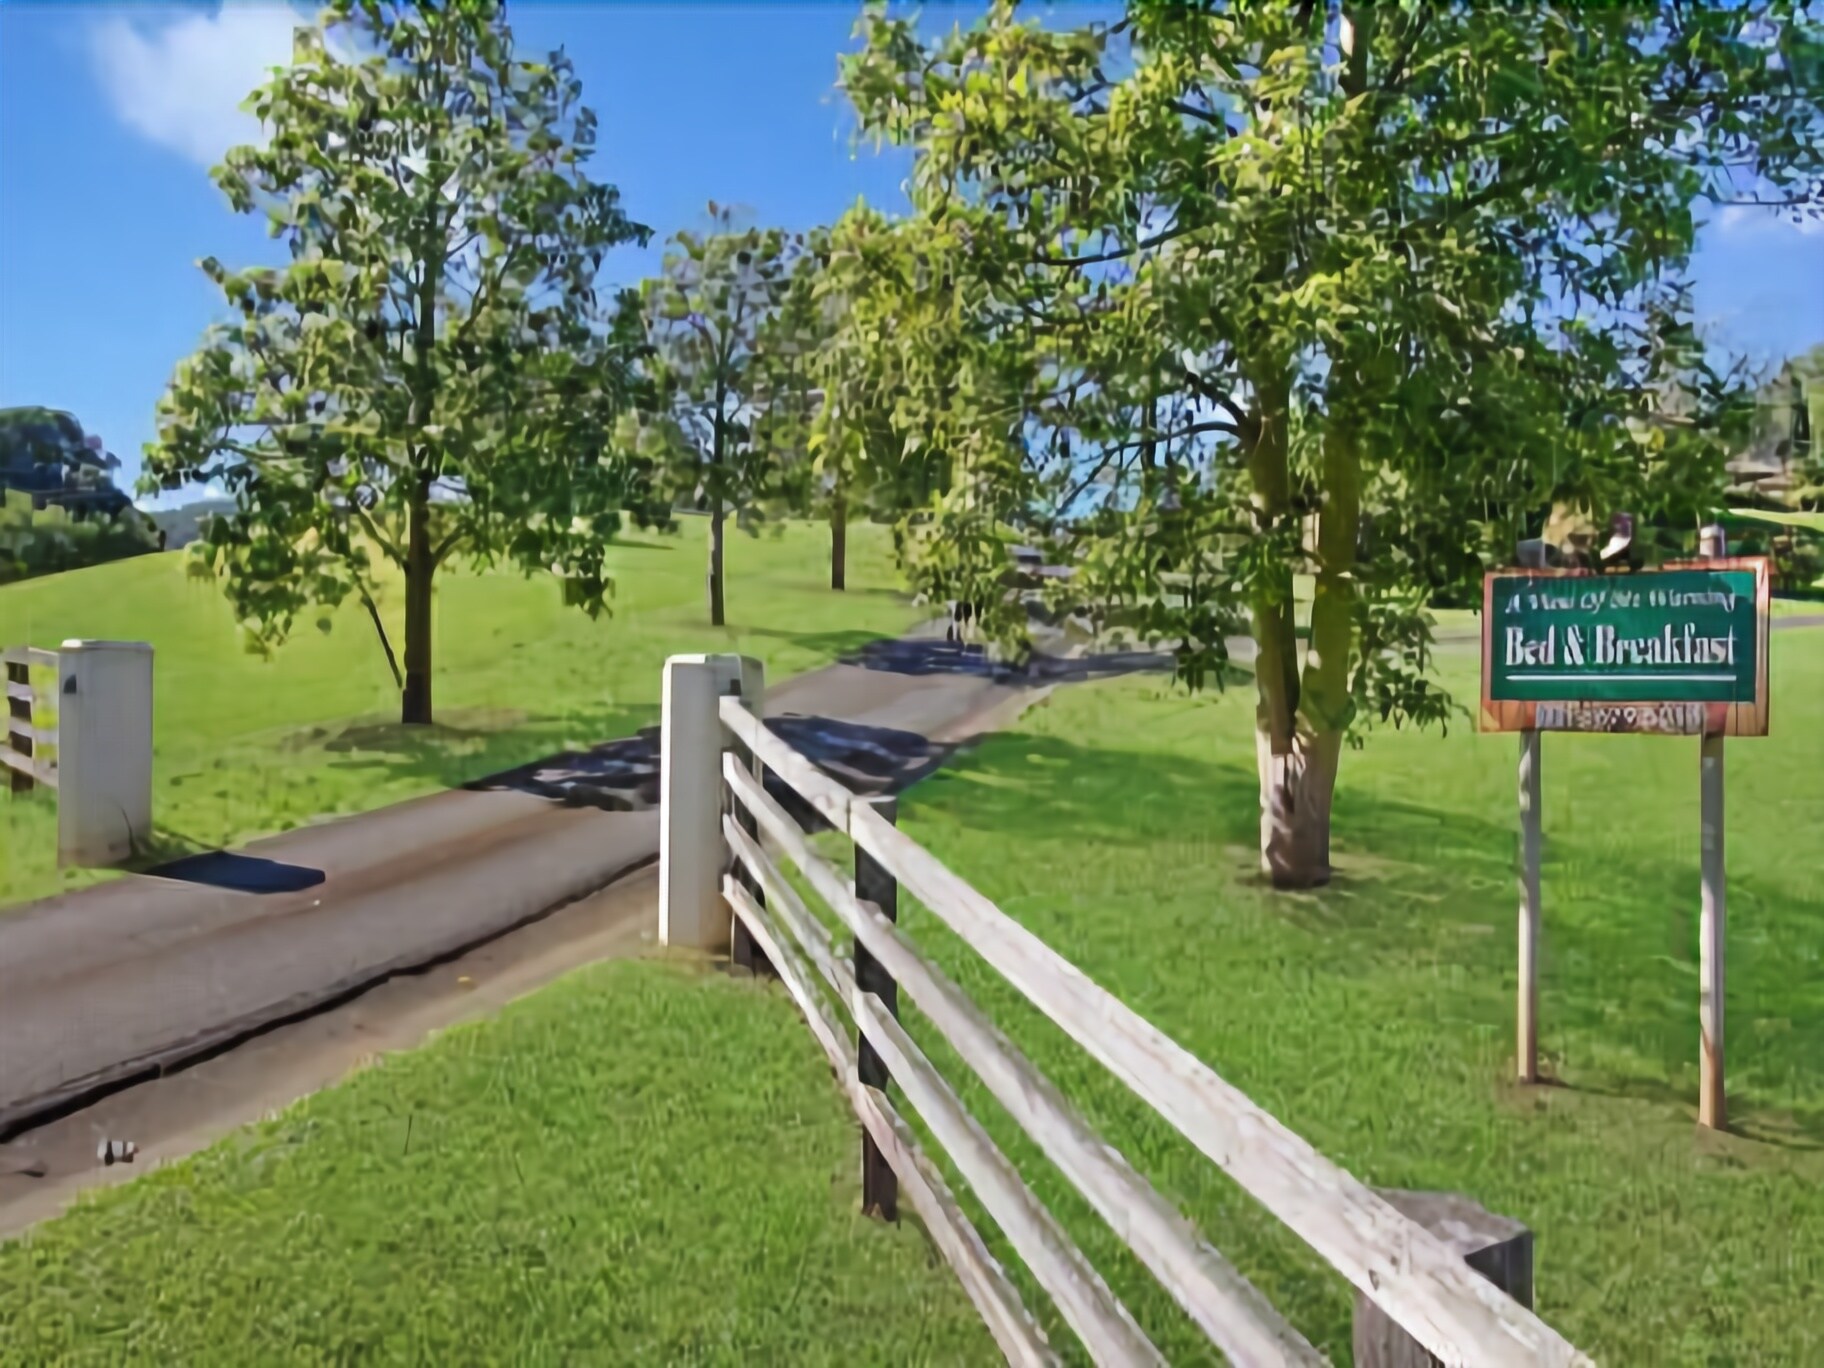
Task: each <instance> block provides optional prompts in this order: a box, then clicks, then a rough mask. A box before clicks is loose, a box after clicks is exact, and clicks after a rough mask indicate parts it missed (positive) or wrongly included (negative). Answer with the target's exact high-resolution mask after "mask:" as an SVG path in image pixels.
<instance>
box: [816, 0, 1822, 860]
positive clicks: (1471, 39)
mask: <svg viewBox="0 0 1824 1368" xmlns="http://www.w3.org/2000/svg"><path fill="white" fill-rule="evenodd" d="M862 33H863V36H864V38H865V43H864V46H863V49H862V51H861V52H860V53H858V54H857V55H855V56H854V57H852V58H851V59H849V60H848V62H847V66H846V70H845V84H846V86H847V88H848V90H849V93H850V95H851V98H852V99H853V101H854V103H855V105H856V107H857V110H858V112H859V115H860V117H861V120H862V123H863V126H864V128H866V129H868V130H869V131H871V132H873V133H874V134H875V135H876V136H879V137H882V138H887V139H891V140H893V141H896V142H899V143H901V144H904V145H907V146H910V147H911V148H913V149H914V151H915V153H916V161H915V166H914V173H913V182H912V198H913V204H914V213H913V215H912V217H911V219H910V220H909V221H908V223H907V224H906V225H904V228H903V231H901V232H900V233H898V234H896V238H897V241H898V251H899V265H898V266H897V268H894V269H888V270H884V271H881V272H879V273H878V274H877V275H876V276H875V277H874V280H875V290H876V293H877V295H878V298H877V299H876V300H875V301H874V302H873V304H872V305H871V307H870V310H869V311H870V312H871V313H872V315H873V316H874V317H875V318H886V317H889V316H891V317H895V318H903V320H904V321H903V322H901V323H900V324H899V325H898V326H896V327H894V328H891V329H884V330H881V332H880V335H879V338H878V341H877V342H875V343H874V344H873V345H875V346H876V347H877V348H878V349H879V350H881V351H883V352H885V353H888V354H889V359H887V360H885V361H883V362H882V363H880V368H881V369H882V370H883V371H884V370H887V369H892V370H893V371H894V372H895V373H896V374H897V376H898V378H899V379H900V381H901V383H902V384H903V385H904V386H905V391H906V392H905V395H904V396H903V398H902V400H901V402H900V403H899V405H898V406H897V407H896V412H895V425H896V428H897V429H898V430H899V432H900V433H901V434H902V435H903V436H904V438H905V440H906V441H907V442H908V443H912V442H917V443H919V444H921V445H927V446H929V445H936V446H938V447H939V448H940V449H942V450H943V451H944V453H945V456H946V459H947V460H948V461H949V463H950V467H951V470H950V477H951V478H950V487H949V489H948V491H947V492H946V493H944V494H943V495H942V496H941V497H939V498H937V499H936V500H934V501H933V503H932V505H931V507H930V508H929V510H928V512H927V515H926V516H925V518H924V520H923V522H922V525H921V529H920V532H919V535H917V536H915V537H910V538H909V539H908V543H907V544H908V546H909V547H910V549H911V554H912V555H913V557H914V560H915V562H916V564H917V565H918V566H919V567H920V568H919V572H918V573H920V574H922V575H923V576H924V577H925V578H926V579H927V580H929V581H931V582H932V583H934V584H937V585H940V586H941V587H943V588H944V589H946V590H947V591H948V596H949V597H970V598H974V597H979V596H983V595H987V594H991V593H994V590H995V588H996V586H997V585H998V584H999V583H1000V581H1001V577H1002V576H1003V575H1004V573H1005V568H1004V553H1003V548H1002V547H1001V546H1000V545H998V543H997V541H996V539H995V538H994V537H993V536H992V535H991V533H992V531H993V530H994V529H995V528H996V527H997V526H999V525H1000V524H1001V523H1002V522H1011V523H1014V524H1016V525H1018V526H1021V527H1024V528H1027V529H1029V530H1030V533H1031V535H1032V536H1033V537H1034V538H1035V539H1048V540H1049V541H1050V543H1051V545H1052V546H1053V548H1054V554H1056V555H1059V556H1069V557H1071V558H1073V559H1074V560H1075V562H1076V564H1077V566H1078V574H1077V575H1076V577H1075V579H1074V581H1073V582H1072V584H1071V586H1070V588H1069V591H1068V592H1069V594H1070V595H1072V596H1074V597H1075V598H1076V599H1077V600H1079V601H1086V602H1091V603H1115V604H1119V605H1122V606H1124V607H1125V608H1126V609H1127V611H1128V612H1129V613H1130V615H1131V616H1132V618H1133V620H1134V621H1135V622H1136V623H1137V624H1138V625H1139V626H1140V628H1141V629H1142V630H1143V631H1144V632H1145V633H1146V634H1147V635H1149V636H1151V637H1153V638H1155V639H1162V640H1166V641H1169V642H1172V643H1173V644H1174V645H1175V646H1176V648H1177V653H1178V664H1179V670H1180V673H1181V676H1182V677H1183V678H1184V679H1185V680H1186V681H1187V682H1188V683H1189V684H1190V685H1192V686H1193V687H1196V686H1198V685H1200V684H1202V683H1204V682H1206V681H1208V680H1212V679H1214V680H1218V681H1220V679H1221V677H1222V671H1223V670H1224V668H1225V667H1226V665H1227V663H1228V639H1229V637H1230V636H1231V634H1234V633H1238V632H1241V631H1244V630H1245V631H1246V633H1247V634H1248V635H1249V636H1251V637H1252V640H1253V646H1254V662H1253V668H1254V679H1255V690H1256V694H1257V708H1256V735H1257V752H1258V757H1259V779H1260V791H1261V812H1262V819H1261V863H1262V868H1263V871H1264V872H1265V873H1266V874H1267V875H1268V876H1269V877H1270V878H1271V879H1272V881H1273V882H1274V883H1275V884H1276V885H1280V886H1308V885H1311V884H1316V883H1321V882H1323V881H1324V880H1326V879H1327V878H1328V877H1329V873H1330V809H1331V800H1332V795H1333V792H1334V787H1335V782H1336V775H1337V770H1338V765H1339V761H1340V756H1341V751H1342V749H1343V746H1344V744H1345V741H1349V740H1356V741H1359V740H1360V738H1361V734H1362V731H1363V729H1364V728H1365V727H1366V726H1367V725H1369V724H1370V723H1372V722H1390V723H1392V724H1394V725H1401V724H1405V723H1414V724H1421V725H1422V724H1441V723H1443V722H1444V721H1446V720H1447V718H1448V716H1449V712H1450V703H1449V700H1448V699H1447V697H1446V696H1445V695H1444V694H1443V693H1442V691H1441V690H1440V689H1439V688H1438V686H1437V684H1436V683H1435V681H1434V680H1433V679H1432V678H1431V676H1430V670H1429V663H1430V619H1429V616H1428V614H1427V611H1426V608H1427V604H1428V602H1429V599H1430V596H1431V595H1432V594H1433V593H1434V592H1435V591H1436V589H1437V588H1438V586H1439V584H1440V583H1444V584H1450V583H1457V584H1462V583H1469V582H1472V581H1473V580H1474V579H1475V578H1477V577H1479V575H1480V572H1481V571H1482V569H1483V568H1484V567H1486V566H1489V565H1492V564H1497V563H1500V562H1503V561H1506V560H1508V559H1509V558H1510V557H1511V555H1512V548H1513V545H1514V541H1515V539H1516V537H1517V536H1520V535H1537V528H1536V527H1530V528H1529V527H1528V526H1527V525H1526V523H1527V520H1528V519H1529V518H1530V517H1531V516H1533V513H1532V510H1539V509H1548V508H1550V507H1551V506H1552V505H1553V504H1554V503H1557V502H1565V503H1568V504H1572V505H1575V506H1580V507H1589V508H1595V509H1614V508H1630V509H1632V510H1634V511H1636V512H1637V513H1638V514H1639V515H1641V516H1642V517H1643V518H1645V519H1647V520H1649V521H1651V520H1655V519H1662V520H1666V521H1672V522H1681V523H1687V524H1688V525H1690V526H1692V527H1693V529H1694V528H1695V524H1696V520H1697V516H1698V513H1699V511H1700V510H1701V509H1702V508H1703V507H1704V506H1705V505H1706V504H1708V505H1709V506H1714V502H1715V496H1716V494H1717V493H1718V491H1719V490H1720V488H1721V478H1722V477H1721V464H1722V457H1723V454H1724V443H1723V441H1722V440H1721V434H1720V433H1718V432H1716V431H1706V432H1698V433H1695V434H1693V436H1692V437H1691V439H1690V440H1681V441H1679V442H1677V443H1669V442H1668V441H1667V440H1666V434H1665V432H1664V430H1663V429H1662V428H1659V427H1656V426H1655V425H1653V424H1650V423H1646V422H1644V421H1642V420H1644V419H1645V418H1647V417H1648V416H1649V415H1650V414H1651V413H1652V412H1653V408H1654V402H1655V399H1656V396H1658V395H1659V394H1660V393H1662V392H1663V390H1664V388H1665V387H1666V385H1667V384H1668V383H1670V382H1671V381H1672V379H1673V378H1674V377H1677V378H1678V380H1679V383H1682V384H1688V385H1693V384H1694V385H1696V386H1697V387H1699V388H1704V389H1716V388H1718V387H1721V388H1727V386H1726V385H1725V384H1724V379H1725V378H1724V377H1720V376H1716V375H1714V374H1712V373H1711V372H1710V370H1709V367H1708V366H1707V365H1706V363H1705V362H1704V360H1703V357H1702V355H1701V353H1697V352H1695V351H1694V350H1693V349H1690V348H1687V347H1684V346H1683V345H1681V339H1683V338H1687V337H1688V336H1689V323H1690V320H1689V316H1688V310H1687V309H1686V307H1685V306H1684V303H1683V300H1682V292H1681V290H1680V288H1679V282H1678V280H1677V273H1678V271H1679V269H1680V268H1681V267H1682V266H1683V264H1684V263H1685V262H1686V261H1687V260H1688V258H1689V256H1690V253H1691V250H1692V246H1693V239H1694V233H1695V218H1694V214H1693V206H1694V204H1697V203H1698V202H1700V201H1702V200H1704V199H1706V198H1707V199H1710V200H1712V201H1726V200H1733V199H1735V198H1737V197H1739V196H1740V195H1742V194H1743V193H1744V190H1743V189H1742V187H1744V186H1747V187H1750V188H1751V189H1752V190H1753V191H1754V192H1757V193H1758V192H1761V191H1765V192H1766V193H1768V194H1770V195H1772V196H1775V197H1778V198H1780V199H1781V200H1783V201H1788V200H1789V201H1790V202H1791V207H1792V209H1793V211H1794V212H1797V213H1806V212H1815V208H1816V193H1817V189H1816V185H1815V183H1814V178H1815V177H1817V176H1818V175H1819V159H1818V151H1817V149H1818V148H1819V146H1820V145H1824V139H1821V138H1820V134H1821V133H1824V128H1821V126H1820V123H1821V121H1820V116H1819V108H1818V103H1817V100H1816V94H1815V92H1816V90H1817V88H1818V87H1817V84H1816V80H1817V76H1818V73H1819V64H1818V59H1817V55H1818V51H1819V49H1818V46H1817V42H1816V33H1815V30H1811V29H1808V28H1807V26H1806V24H1805V22H1804V16H1803V15H1802V13H1801V12H1800V7H1797V6H1795V5H1793V4H1787V3H1777V2H1773V0H1769V2H1767V3H1762V2H1761V0H1745V2H1744V3H1738V4H1715V5H1705V6H1673V7H1666V8H1663V9H1654V10H1651V11H1649V10H1643V9H1641V8H1639V7H1613V8H1611V7H1597V6H1589V7H1571V8H1568V9H1567V8H1566V7H1562V6H1554V7H1548V6H1543V5H1540V6H1524V7H1488V6H1483V5H1475V4H1466V3H1459V4H1440V5H1420V6H1401V7H1398V8H1395V7H1391V6H1368V5H1357V4H1350V3H1345V4H1343V5H1341V6H1340V7H1338V6H1319V5H1315V4H1310V3H1306V4H1300V5H1286V6H1253V5H1228V4H1220V3H1213V2H1206V3H1201V4H1191V3H1153V2H1152V0H1133V3H1131V4H1130V6H1129V8H1128V11H1127V13H1126V15H1125V16H1124V17H1123V18H1122V19H1121V20H1120V21H1119V22H1118V23H1116V24H1112V25H1090V26H1085V27H1083V28H1080V29H1078V30H1075V31H1071V32H1051V31H1047V30H1045V29H1043V28H1041V27H1040V26H1039V25H1037V24H1036V23H1022V22H1020V21H1019V20H1018V18H1017V16H1016V13H1015V10H1014V7H1013V5H1011V4H1008V3H997V4H995V5H994V6H993V8H992V10H991V12H990V14H989V15H988V16H987V17H986V18H985V19H984V20H983V21H981V22H980V23H978V24H977V25H976V26H975V27H974V28H972V29H970V30H967V31H958V32H954V33H952V34H951V35H949V36H947V37H945V38H942V39H939V40H938V41H937V42H935V43H934V44H932V45H930V46H926V45H924V44H922V43H921V42H920V41H919V40H918V38H917V36H916V34H915V32H914V29H913V28H912V26H911V24H910V23H909V22H908V21H905V20H899V19H894V18H889V17H888V16H887V15H886V13H885V11H884V10H882V9H879V8H874V9H871V10H870V11H869V13H868V14H867V16H866V17H865V18H864V20H863V22H862ZM1630 420H1632V421H1630ZM1092 514H1093V515H1095V516H1094V517H1090V516H1088V515H1092ZM1301 575H1302V576H1308V577H1309V583H1310V585H1311V591H1310V602H1309V608H1308V609H1306V610H1304V616H1305V621H1304V622H1303V623H1302V624H1301V623H1300V622H1299V616H1300V609H1301V604H1300V603H1299V594H1298V592H1297V585H1298V577H1299V576H1301ZM994 597H995V599H997V600H999V599H1002V597H1003V596H1001V595H999V594H995V595H994ZM986 606H988V608H989V611H988V612H987V613H986V614H985V624H986V625H987V626H989V627H990V628H991V629H992V630H995V631H997V632H998V633H1000V634H1003V635H1007V636H1017V634H1018V633H1019V632H1020V631H1021V630H1023V627H1024V615H1023V613H1021V612H1020V611H1019V610H1018V609H1017V607H1016V606H1015V605H1013V604H1010V603H1007V602H1004V601H997V602H993V603H991V604H989V605H986ZM1301 639H1303V640H1304V641H1305V643H1306V644H1305V646H1304V649H1303V651H1302V653H1301V650H1300V642H1301Z"/></svg>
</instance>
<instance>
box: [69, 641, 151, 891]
mask: <svg viewBox="0 0 1824 1368" xmlns="http://www.w3.org/2000/svg"><path fill="white" fill-rule="evenodd" d="M57 658H58V664H57V862H58V863H59V864H60V865H71V866H76V867H78V868H101V867H105V866H108V865H116V864H120V863H121V862H122V861H124V860H126V859H129V858H130V857H131V856H132V854H133V852H134V849H135V847H136V846H138V845H140V844H141V843H143V842H144V841H145V840H146V838H147V837H149V836H150V835H151V834H152V647H151V646H150V645H149V644H148V643H146V642H143V641H66V642H64V643H63V646H62V647H61V649H59V651H58V653H57Z"/></svg>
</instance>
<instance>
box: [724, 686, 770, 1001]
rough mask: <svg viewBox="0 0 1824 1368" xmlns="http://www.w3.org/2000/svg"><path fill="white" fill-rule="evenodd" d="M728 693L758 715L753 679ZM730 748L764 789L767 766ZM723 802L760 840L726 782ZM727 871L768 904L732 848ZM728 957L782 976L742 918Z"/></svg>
mask: <svg viewBox="0 0 1824 1368" xmlns="http://www.w3.org/2000/svg"><path fill="white" fill-rule="evenodd" d="M747 663H748V664H750V665H751V664H753V663H754V662H752V661H749V662H747ZM728 692H729V693H731V694H734V695H737V696H740V697H741V699H742V702H743V703H747V704H748V705H749V706H750V707H751V708H752V709H753V711H754V714H755V715H756V716H758V715H759V704H758V695H759V694H760V693H761V692H762V690H760V689H758V688H757V687H755V686H754V684H753V682H752V681H750V680H746V679H736V680H733V681H731V682H730V684H729V686H728ZM750 695H751V699H750ZM729 749H730V750H732V751H734V753H735V756H736V758H737V759H738V760H739V761H740V762H741V766H742V768H743V769H746V770H747V771H748V772H750V773H751V774H752V775H753V776H754V778H755V780H757V781H758V782H759V784H760V785H761V787H762V788H764V787H765V785H766V766H765V765H764V764H762V763H761V762H760V757H759V756H757V755H755V754H754V753H753V752H752V751H751V750H749V749H748V748H747V747H746V746H745V745H743V744H742V743H741V742H740V741H738V740H737V741H733V742H731V743H730V746H729ZM722 802H723V808H724V811H726V812H727V813H728V815H729V816H731V817H733V818H734V819H735V825H736V826H738V827H740V828H741V830H743V831H745V832H746V833H747V834H748V835H749V836H751V837H753V838H754V841H755V842H756V843H758V842H759V840H760V823H759V821H758V819H756V818H755V816H754V814H753V813H752V812H750V811H749V810H748V809H747V807H746V806H745V805H744V804H742V803H739V802H737V801H736V800H735V796H734V794H733V793H731V792H729V791H728V786H727V785H726V784H724V785H723V794H722ZM728 871H729V873H730V874H731V875H732V876H733V877H734V880H735V882H736V883H738V884H740V885H741V887H742V888H744V889H746V890H747V893H748V895H749V896H750V897H752V898H753V900H754V902H755V903H756V904H758V905H759V906H761V907H765V906H766V890H765V889H764V888H762V887H761V886H760V880H758V879H756V878H755V877H754V875H753V871H752V870H750V869H749V868H748V867H747V866H746V865H745V864H743V863H742V862H741V860H740V859H739V858H738V857H737V856H736V855H735V854H734V852H733V851H730V852H729V855H728ZM729 958H730V959H732V960H733V961H734V962H735V963H736V964H738V965H740V966H741V967H742V968H743V969H749V970H752V971H753V972H754V973H756V974H764V975H767V976H768V977H771V978H777V977H779V971H778V970H777V969H775V968H774V967H773V965H772V962H771V961H770V960H768V959H767V957H766V951H764V950H762V949H761V948H760V945H759V943H758V942H756V941H755V940H754V933H753V932H752V931H750V930H749V929H748V925H747V923H746V922H745V921H743V920H742V919H741V918H739V917H736V918H735V919H734V921H733V924H732V925H731V926H730V928H729Z"/></svg>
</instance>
